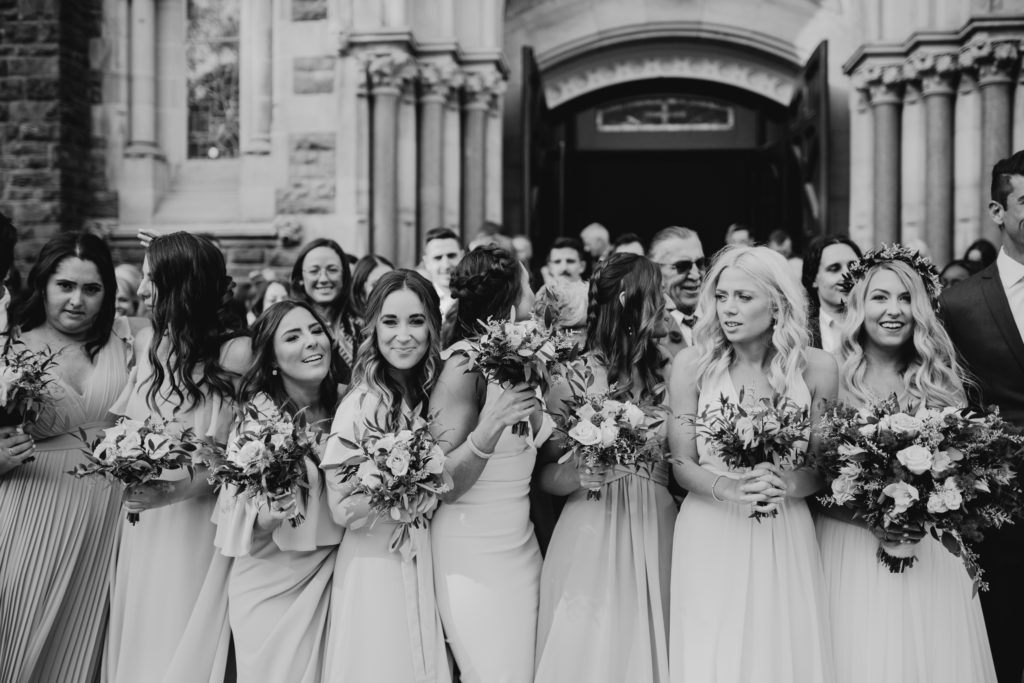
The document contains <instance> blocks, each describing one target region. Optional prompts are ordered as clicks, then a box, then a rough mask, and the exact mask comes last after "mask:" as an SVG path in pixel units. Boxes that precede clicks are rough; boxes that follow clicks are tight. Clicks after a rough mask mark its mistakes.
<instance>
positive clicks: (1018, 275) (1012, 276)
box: [996, 247, 1024, 289]
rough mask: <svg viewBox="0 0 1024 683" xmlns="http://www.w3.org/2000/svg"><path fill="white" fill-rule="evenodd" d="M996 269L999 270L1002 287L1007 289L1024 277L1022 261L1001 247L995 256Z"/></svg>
mask: <svg viewBox="0 0 1024 683" xmlns="http://www.w3.org/2000/svg"><path fill="white" fill-rule="evenodd" d="M996 270H997V271H998V272H999V281H1000V282H1002V283H1003V289H1009V288H1010V287H1012V286H1013V285H1015V284H1017V283H1018V282H1020V281H1021V280H1022V279H1024V263H1021V262H1020V261H1017V260H1015V259H1014V258H1013V257H1012V256H1010V255H1009V254H1007V253H1006V249H1004V248H1002V247H1000V248H999V255H998V256H996Z"/></svg>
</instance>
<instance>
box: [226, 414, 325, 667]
mask: <svg viewBox="0 0 1024 683" xmlns="http://www.w3.org/2000/svg"><path fill="white" fill-rule="evenodd" d="M253 402H254V403H256V404H257V405H258V406H259V407H260V412H261V414H263V415H265V416H266V419H267V420H273V419H274V418H275V417H276V416H278V415H279V414H280V413H279V412H278V410H277V407H276V406H275V405H274V404H273V402H272V401H271V400H270V398H269V397H268V396H267V395H266V394H258V395H257V396H256V397H254V399H253ZM248 424H250V423H242V424H240V425H239V426H237V427H236V428H235V430H234V432H233V434H232V439H231V441H230V442H229V444H228V457H231V455H232V453H233V452H235V451H237V449H238V443H237V440H236V438H234V437H235V435H237V433H238V432H239V431H245V430H246V429H248V427H247V426H246V425H248ZM306 477H307V481H309V489H308V491H307V497H306V505H305V519H304V520H303V521H302V523H301V524H299V525H298V526H296V527H292V525H291V524H290V523H289V522H288V521H287V520H282V521H281V523H280V524H278V525H277V526H276V527H274V528H273V529H272V530H271V529H260V528H259V527H258V526H257V524H256V516H257V513H258V511H259V507H260V505H261V504H262V503H261V501H260V499H259V498H255V497H250V496H249V495H248V494H246V493H242V494H241V495H239V496H236V495H235V492H234V490H228V488H224V489H221V492H220V497H219V498H218V504H217V509H216V511H215V513H214V519H213V521H214V522H215V523H216V524H217V535H216V537H215V538H214V543H215V545H216V546H217V547H218V548H220V552H221V553H222V554H223V555H225V556H227V557H232V558H234V560H233V561H232V563H231V573H230V574H229V576H228V589H227V590H228V621H229V623H230V624H231V634H232V638H233V641H234V646H235V662H236V670H237V681H238V683H262V681H274V682H275V683H320V680H321V675H322V669H323V659H324V645H325V640H326V635H327V621H328V606H329V598H330V594H331V578H332V576H333V574H334V559H335V554H336V552H337V549H338V543H339V542H340V541H341V536H342V529H341V527H339V526H338V525H337V524H335V523H334V521H333V520H332V519H331V514H330V510H329V509H328V508H327V498H326V496H325V494H324V486H323V480H322V478H321V476H320V470H319V468H318V467H317V465H316V463H314V462H313V461H311V460H309V459H307V461H306ZM230 488H231V489H234V487H230Z"/></svg>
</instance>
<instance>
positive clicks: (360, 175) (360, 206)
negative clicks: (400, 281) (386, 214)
mask: <svg viewBox="0 0 1024 683" xmlns="http://www.w3.org/2000/svg"><path fill="white" fill-rule="evenodd" d="M356 68H357V73H358V76H357V78H358V81H357V84H356V117H355V118H356V134H355V137H354V138H353V140H354V141H355V148H356V154H355V157H356V158H355V162H356V188H355V189H356V229H357V230H358V231H359V235H360V236H361V239H362V240H363V244H365V245H367V248H366V251H367V253H373V247H372V244H373V220H372V214H373V197H372V182H371V178H370V171H371V164H370V155H371V154H372V153H373V151H372V149H371V147H372V141H371V139H370V129H371V124H370V118H371V110H370V82H369V78H368V77H367V75H366V66H365V64H362V63H360V64H358V66H357V67H356Z"/></svg>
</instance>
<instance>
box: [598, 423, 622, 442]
mask: <svg viewBox="0 0 1024 683" xmlns="http://www.w3.org/2000/svg"><path fill="white" fill-rule="evenodd" d="M617 438H619V426H618V425H617V424H615V423H614V422H612V421H611V420H608V421H606V422H602V423H601V445H602V446H611V445H612V444H613V443H615V439H617Z"/></svg>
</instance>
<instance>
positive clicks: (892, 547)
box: [875, 541, 917, 574]
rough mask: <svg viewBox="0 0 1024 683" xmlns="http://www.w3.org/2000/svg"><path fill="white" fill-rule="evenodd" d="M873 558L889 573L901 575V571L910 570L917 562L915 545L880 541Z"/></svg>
mask: <svg viewBox="0 0 1024 683" xmlns="http://www.w3.org/2000/svg"><path fill="white" fill-rule="evenodd" d="M875 556H876V557H877V558H878V561H879V562H881V563H882V564H884V565H885V566H886V567H888V569H889V571H890V572H892V573H893V574H902V573H903V570H905V569H910V568H911V567H913V566H914V564H915V563H916V562H917V543H900V542H896V541H882V542H881V544H879V546H878V552H876V553H875Z"/></svg>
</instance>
